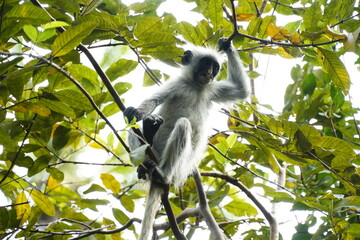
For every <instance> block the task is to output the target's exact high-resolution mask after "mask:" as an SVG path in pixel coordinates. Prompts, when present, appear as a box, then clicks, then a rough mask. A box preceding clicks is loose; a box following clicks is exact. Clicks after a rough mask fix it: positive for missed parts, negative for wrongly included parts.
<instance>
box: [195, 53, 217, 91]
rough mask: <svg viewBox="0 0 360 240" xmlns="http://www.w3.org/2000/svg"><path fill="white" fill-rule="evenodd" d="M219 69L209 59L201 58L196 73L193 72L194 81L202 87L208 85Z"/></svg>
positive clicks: (215, 62) (212, 60) (213, 61)
mask: <svg viewBox="0 0 360 240" xmlns="http://www.w3.org/2000/svg"><path fill="white" fill-rule="evenodd" d="M219 68H220V67H219V63H218V62H217V61H215V60H214V59H212V58H209V57H203V58H201V59H200V61H199V63H198V67H197V71H195V72H194V77H195V80H196V81H198V82H199V83H201V84H203V85H205V84H208V83H210V82H211V81H212V80H214V78H215V77H216V75H217V74H218V72H219ZM195 70H196V69H195Z"/></svg>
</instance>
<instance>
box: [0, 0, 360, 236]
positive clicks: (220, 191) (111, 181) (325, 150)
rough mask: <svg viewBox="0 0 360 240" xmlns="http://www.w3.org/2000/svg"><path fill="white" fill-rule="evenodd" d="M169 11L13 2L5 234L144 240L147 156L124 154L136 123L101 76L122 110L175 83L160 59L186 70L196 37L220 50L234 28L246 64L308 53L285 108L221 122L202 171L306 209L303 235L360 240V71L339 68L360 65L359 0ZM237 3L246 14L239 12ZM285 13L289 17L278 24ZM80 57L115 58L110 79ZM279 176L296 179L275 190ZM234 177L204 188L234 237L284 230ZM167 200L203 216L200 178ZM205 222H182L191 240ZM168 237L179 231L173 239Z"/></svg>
mask: <svg viewBox="0 0 360 240" xmlns="http://www.w3.org/2000/svg"><path fill="white" fill-rule="evenodd" d="M163 2H164V1H159V0H145V1H142V2H136V3H132V4H129V5H125V4H123V3H121V2H120V1H116V0H102V1H99V0H94V1H89V0H64V1H55V0H40V1H38V0H23V1H18V0H6V1H2V2H1V3H0V192H1V194H2V196H4V197H3V199H4V200H1V201H0V216H1V217H0V236H1V237H8V238H11V237H13V238H26V239H39V238H55V239H57V238H61V239H68V238H72V237H78V238H85V237H88V236H90V235H93V236H94V238H96V239H109V238H112V239H134V238H136V237H137V235H138V228H137V222H139V220H138V219H137V218H135V217H137V215H138V214H136V213H137V210H138V209H141V207H142V203H143V197H144V196H145V192H144V191H143V188H142V186H140V184H136V183H137V182H136V181H137V180H136V179H135V175H136V174H135V167H134V166H133V162H132V161H131V156H133V155H134V154H131V153H129V152H128V147H127V146H126V145H125V144H123V143H124V141H122V139H126V138H127V137H128V135H127V131H120V130H123V129H125V124H123V125H121V126H119V125H118V123H120V122H123V119H122V117H121V115H119V112H120V109H119V106H118V104H117V103H116V102H115V101H114V95H113V94H112V93H111V91H109V90H108V88H107V87H105V86H106V84H105V82H104V75H105V76H106V77H107V78H108V79H109V81H110V82H111V85H112V86H113V89H115V92H116V93H117V95H119V96H120V97H121V98H122V100H123V101H125V100H126V99H127V96H128V95H126V94H129V93H131V91H129V90H133V89H132V86H133V84H134V82H135V81H141V80H142V81H143V85H144V86H149V85H153V84H155V83H159V82H161V81H165V80H167V79H168V77H169V76H168V75H167V74H166V73H165V71H164V70H163V69H161V68H160V67H159V69H154V68H150V67H149V66H152V64H151V63H152V62H153V61H154V60H156V61H161V62H165V63H167V64H169V65H172V66H176V65H178V63H179V61H180V56H181V55H182V54H183V45H184V43H185V42H188V43H192V44H195V45H201V46H215V45H216V43H217V39H218V38H219V37H222V36H230V35H232V34H233V33H234V27H235V26H234V21H233V20H234V18H236V20H237V22H238V25H239V27H238V29H236V31H235V33H236V36H235V38H234V39H233V42H234V44H235V46H236V47H237V48H238V49H239V55H240V57H241V59H242V60H243V62H244V63H245V65H247V66H248V65H250V66H251V65H255V66H256V61H254V59H253V58H252V57H251V55H249V53H251V54H255V55H256V54H258V55H263V54H269V55H279V56H281V57H283V58H284V59H288V58H299V59H300V58H301V61H302V64H301V66H300V65H296V66H294V67H293V69H292V71H291V76H289V78H290V77H291V79H292V83H291V84H290V85H289V86H288V87H287V89H286V92H285V94H284V102H285V107H284V109H283V111H282V112H281V113H276V114H274V113H273V111H272V109H271V106H267V105H261V104H260V103H258V101H257V99H256V97H255V96H254V97H253V98H252V102H251V103H245V102H243V103H241V104H238V105H237V106H236V108H234V109H231V111H230V112H226V111H224V114H227V115H228V129H227V130H224V131H219V132H218V133H216V134H215V135H213V136H212V137H211V138H210V139H209V142H210V143H211V145H210V146H209V148H208V151H207V153H206V156H205V157H204V160H203V161H202V163H201V165H200V170H201V171H206V172H217V173H218V174H223V176H225V175H226V176H230V177H232V178H233V179H235V180H236V181H238V182H240V183H242V184H243V185H244V188H247V189H250V192H251V191H258V190H259V189H260V192H261V193H262V197H263V198H264V199H265V201H268V204H269V205H271V204H275V205H276V204H280V205H281V204H284V203H286V204H291V206H292V211H293V212H292V213H294V214H296V212H297V211H303V212H306V213H308V218H307V220H306V221H305V222H301V223H299V224H298V225H297V226H296V233H295V234H294V236H293V239H346V240H353V239H356V238H359V237H360V230H359V229H360V228H359V226H360V225H359V224H360V223H359V217H358V215H359V206H360V199H359V197H358V195H359V187H360V172H359V168H358V166H359V160H360V158H359V148H360V142H359V135H360V130H359V125H360V122H359V120H357V118H358V116H359V109H357V108H354V107H353V103H352V102H351V99H350V98H349V97H348V96H349V90H350V88H351V81H350V77H349V74H348V69H347V68H349V67H354V68H355V67H356V64H357V65H358V64H359V63H360V60H357V62H356V63H354V66H351V65H350V66H345V65H344V64H343V62H342V60H341V59H342V56H343V55H344V54H346V53H347V52H350V51H351V52H354V53H355V54H356V55H357V56H359V55H360V50H359V46H358V39H359V31H360V30H359V29H360V21H359V20H358V18H359V14H358V10H359V6H358V5H355V4H356V3H357V1H355V0H344V1H337V0H321V1H311V0H301V1H300V0H279V1H260V0H259V1H258V0H239V1H227V0H220V1H219V0H209V1H202V0H186V2H191V3H193V4H195V5H196V7H195V8H194V9H193V11H194V12H196V13H198V14H199V15H200V16H201V17H202V20H200V21H199V22H198V23H196V24H191V23H189V22H187V21H178V20H177V19H176V18H175V16H174V15H173V14H172V13H164V14H162V15H161V16H159V14H158V12H157V10H158V9H159V7H160V6H161V4H162V3H163ZM232 3H235V4H236V9H235V12H236V16H232V15H231V14H230V13H229V12H231V11H230V10H231V8H232ZM357 4H358V3H357ZM175 7H176V6H174V8H175ZM184 14H186V13H184ZM279 16H282V18H281V19H284V18H285V19H290V21H288V22H287V23H283V22H281V23H280V22H279V21H278V18H279ZM293 19H296V20H295V21H294V20H293ZM81 47H86V48H87V49H92V50H91V51H94V52H95V51H96V52H97V51H98V50H103V49H104V51H102V52H101V55H103V56H102V57H96V60H95V61H96V62H97V63H100V65H101V67H102V69H104V71H102V69H101V68H100V69H98V68H96V67H94V65H90V64H87V59H85V58H86V57H84V55H83V54H82V51H81V50H80V49H82V48H81ZM87 57H88V55H87ZM225 67H226V66H225ZM141 68H143V70H142V69H141ZM138 72H141V73H142V72H145V74H144V75H143V79H134V76H136V77H138V76H139V74H136V73H138ZM225 75H226V73H225V71H223V72H222V73H221V77H225ZM249 76H250V77H251V78H254V79H256V78H257V77H258V76H260V74H259V73H256V72H255V71H254V70H252V71H251V72H249ZM353 81H355V80H353ZM134 91H135V90H134ZM133 93H134V92H133ZM139 97H141V95H140V94H139ZM125 102H126V101H125ZM264 108H266V109H267V111H266V112H270V114H268V113H267V114H265V113H263V112H262V109H264ZM174 111H176V109H174ZM99 112H100V113H102V114H99ZM109 119H110V120H111V121H110V120H109ZM112 124H114V125H115V127H114V126H113V125H112ZM122 128H123V129H122ZM86 152H90V154H85V153H86ZM138 155H141V156H144V154H138ZM84 172H85V173H86V174H84ZM282 174H285V180H284V184H282V183H278V182H277V180H278V179H279V178H281V176H282ZM224 179H226V178H219V177H216V176H210V175H208V176H207V177H204V184H205V186H206V189H207V192H206V193H207V196H208V200H209V205H210V208H211V211H212V213H213V215H214V217H215V218H216V219H217V220H218V222H219V224H220V226H221V227H222V229H223V230H224V233H225V234H226V235H227V236H228V237H229V238H234V239H235V238H240V237H241V238H243V239H260V238H261V239H262V238H269V236H270V232H271V231H270V229H271V226H270V225H271V224H269V222H268V219H263V218H262V215H260V212H261V209H259V208H258V206H257V205H256V204H255V203H254V201H252V200H250V199H251V198H248V196H245V195H244V194H243V193H242V191H240V189H239V188H238V187H237V185H234V184H232V183H230V182H229V181H226V180H224ZM244 188H243V189H244ZM172 191H173V192H175V193H176V190H174V189H172ZM256 196H257V195H256ZM139 199H140V200H141V201H140V200H139ZM170 201H171V204H172V207H173V209H174V212H175V214H179V213H181V212H182V211H183V210H184V209H185V208H194V207H196V203H197V201H198V196H197V193H196V187H195V183H194V181H193V180H192V179H191V178H190V179H189V180H188V182H187V184H186V185H185V186H184V187H183V188H182V194H180V195H176V194H171V198H170ZM317 213H320V214H321V217H319V214H317ZM160 219H162V220H164V218H162V217H160ZM201 220H202V219H201V218H199V217H198V216H191V217H189V218H187V219H186V220H184V221H183V222H182V223H181V224H182V228H183V229H185V232H186V233H187V235H188V238H189V239H191V236H192V235H193V234H194V233H195V232H200V233H201V232H202V231H203V229H202V227H203V225H202V223H201ZM43 223H45V225H44V224H43ZM245 225H246V226H250V228H251V229H244V228H243V227H242V226H245ZM314 226H315V227H314ZM311 227H313V228H315V229H316V230H315V231H316V232H315V233H312V234H310V230H309V229H310V228H311ZM164 229H165V230H166V228H164ZM280 232H281V231H280ZM168 236H172V233H171V231H165V232H164V233H163V235H161V236H160V237H161V238H166V237H168Z"/></svg>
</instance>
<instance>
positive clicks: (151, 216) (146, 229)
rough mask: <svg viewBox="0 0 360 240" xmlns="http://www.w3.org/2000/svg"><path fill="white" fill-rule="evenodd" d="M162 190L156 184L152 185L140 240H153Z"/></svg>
mask: <svg viewBox="0 0 360 240" xmlns="http://www.w3.org/2000/svg"><path fill="white" fill-rule="evenodd" d="M162 191H163V190H162V189H161V188H160V187H158V186H156V185H155V184H152V183H151V184H150V189H149V196H148V198H147V202H146V206H145V214H144V218H143V220H142V223H141V233H140V236H139V240H151V237H152V235H153V224H154V220H155V215H156V213H157V211H158V210H159V208H160V200H161V194H162Z"/></svg>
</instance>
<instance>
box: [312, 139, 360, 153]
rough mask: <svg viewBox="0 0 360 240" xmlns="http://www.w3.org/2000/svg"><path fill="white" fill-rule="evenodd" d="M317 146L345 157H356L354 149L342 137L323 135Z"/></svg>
mask: <svg viewBox="0 0 360 240" xmlns="http://www.w3.org/2000/svg"><path fill="white" fill-rule="evenodd" d="M317 146H318V147H321V148H322V149H324V150H327V151H330V152H332V153H333V154H334V155H336V156H339V157H343V158H345V159H352V158H355V157H356V153H355V151H354V149H353V148H352V147H351V146H350V145H349V144H348V143H347V142H345V141H344V140H341V139H340V138H335V137H330V136H324V137H321V139H320V141H319V142H318V144H317Z"/></svg>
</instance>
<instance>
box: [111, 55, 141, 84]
mask: <svg viewBox="0 0 360 240" xmlns="http://www.w3.org/2000/svg"><path fill="white" fill-rule="evenodd" d="M137 65H138V62H136V61H132V60H128V59H119V60H118V61H117V62H115V63H113V64H112V65H111V66H110V67H109V68H108V69H107V70H106V75H108V77H109V78H110V80H111V81H114V80H116V79H117V78H118V77H122V76H125V75H126V74H128V73H129V72H131V71H132V70H134V69H135V68H136V67H137Z"/></svg>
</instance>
